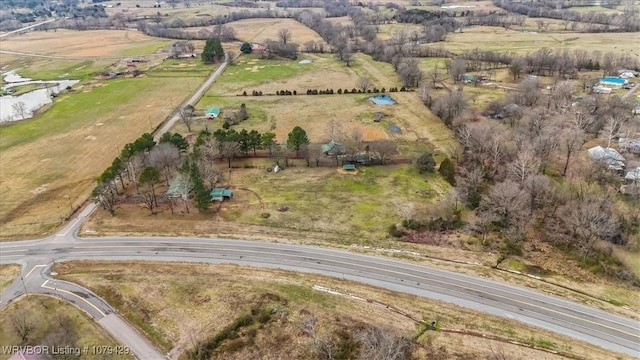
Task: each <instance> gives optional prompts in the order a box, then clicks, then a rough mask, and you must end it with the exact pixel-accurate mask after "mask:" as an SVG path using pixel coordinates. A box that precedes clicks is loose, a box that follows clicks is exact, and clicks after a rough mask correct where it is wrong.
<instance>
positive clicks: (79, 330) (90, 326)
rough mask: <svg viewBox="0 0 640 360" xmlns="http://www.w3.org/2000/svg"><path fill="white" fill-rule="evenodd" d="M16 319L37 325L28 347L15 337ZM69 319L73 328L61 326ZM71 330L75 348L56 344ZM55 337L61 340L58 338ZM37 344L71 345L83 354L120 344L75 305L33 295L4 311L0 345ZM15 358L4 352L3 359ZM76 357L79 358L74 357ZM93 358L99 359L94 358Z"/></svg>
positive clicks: (116, 358) (0, 318)
mask: <svg viewBox="0 0 640 360" xmlns="http://www.w3.org/2000/svg"><path fill="white" fill-rule="evenodd" d="M12 316H20V317H19V318H21V319H26V321H27V323H32V324H34V325H35V326H34V328H33V331H32V333H31V335H30V341H29V342H28V344H25V343H21V340H20V337H18V336H17V335H16V334H15V332H14V330H13V325H11V324H12V322H11V319H12ZM65 318H66V319H68V320H69V323H68V324H69V326H68V327H65V328H62V327H61V326H60V325H59V320H60V319H65ZM68 331H70V332H71V334H73V335H70V336H69V337H64V339H73V338H74V337H75V343H74V344H73V345H72V344H69V343H66V342H65V343H56V339H60V337H61V336H64V335H60V334H61V333H62V332H68ZM54 334H56V335H55V336H57V337H54V336H53V335H54ZM58 341H59V340H58ZM34 344H37V345H50V346H51V345H53V346H60V347H65V346H70V347H71V348H80V351H82V349H83V348H85V347H86V349H91V348H93V347H94V346H95V347H98V346H104V347H105V349H106V348H112V349H113V348H114V347H115V346H117V345H119V344H118V343H116V342H115V340H113V338H112V337H111V335H109V334H108V333H106V332H105V331H104V330H103V329H102V328H101V327H100V326H99V325H98V324H96V323H95V322H94V321H93V320H91V318H89V317H88V316H87V315H86V314H85V313H84V312H82V311H81V310H80V309H78V308H76V307H75V306H73V305H72V304H69V303H67V302H63V301H59V300H58V299H54V298H52V297H48V296H38V295H35V296H34V295H31V296H28V297H22V298H20V300H18V301H16V302H14V303H13V304H11V305H9V306H8V307H7V308H6V309H5V310H4V311H2V312H0V346H13V345H34ZM49 349H52V348H49ZM87 354H91V350H87ZM11 355H12V354H11V353H9V352H5V351H3V352H0V360H5V359H8V358H9V357H10V356H11ZM73 355H75V354H73ZM73 358H76V357H75V356H73ZM81 358H83V359H84V358H91V356H87V355H84V356H81ZM93 358H96V357H95V356H94V357H93ZM109 359H114V360H125V359H127V360H130V359H133V356H127V355H112V356H109Z"/></svg>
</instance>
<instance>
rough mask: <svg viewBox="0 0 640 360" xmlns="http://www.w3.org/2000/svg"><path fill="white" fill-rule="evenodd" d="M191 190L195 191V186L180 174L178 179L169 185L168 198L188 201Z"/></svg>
mask: <svg viewBox="0 0 640 360" xmlns="http://www.w3.org/2000/svg"><path fill="white" fill-rule="evenodd" d="M191 190H193V186H192V185H191V182H190V181H189V179H188V178H187V177H185V176H184V175H182V174H180V173H178V175H176V178H175V179H173V181H172V182H171V185H169V189H168V190H167V196H168V197H169V198H171V199H175V198H182V199H183V200H187V198H188V197H189V193H190V192H191Z"/></svg>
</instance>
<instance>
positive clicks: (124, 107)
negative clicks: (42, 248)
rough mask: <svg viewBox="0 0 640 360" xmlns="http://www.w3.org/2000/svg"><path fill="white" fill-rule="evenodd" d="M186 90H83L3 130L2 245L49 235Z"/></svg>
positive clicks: (95, 85) (126, 86)
mask: <svg viewBox="0 0 640 360" xmlns="http://www.w3.org/2000/svg"><path fill="white" fill-rule="evenodd" d="M188 86H189V83H188V82H182V81H175V79H173V78H150V77H139V78H135V79H114V80H111V81H94V82H91V83H84V85H82V86H81V87H76V89H74V90H73V91H72V93H67V94H65V95H62V96H59V97H58V98H56V100H55V104H54V105H53V107H51V108H50V109H49V110H48V111H47V112H45V113H44V114H42V115H41V116H39V117H37V118H34V119H31V120H27V121H21V122H17V123H14V124H9V125H6V126H2V127H0V163H1V164H2V173H3V175H5V176H4V179H3V182H2V183H1V184H0V193H1V194H2V196H3V205H4V206H3V208H2V209H1V210H0V218H1V219H2V220H1V221H0V223H2V225H1V226H0V237H1V238H8V237H16V236H17V237H23V236H33V235H42V234H43V233H45V232H47V231H51V230H52V229H53V228H54V227H55V226H56V225H57V224H59V222H60V219H61V218H62V217H63V216H67V215H68V214H69V213H70V211H71V209H72V208H76V207H78V206H80V205H81V204H82V203H83V202H84V201H85V199H86V198H87V196H88V193H89V191H90V190H91V186H92V185H93V182H94V179H95V178H96V177H97V176H98V175H99V174H100V173H101V172H102V171H103V170H104V169H105V168H106V167H107V166H108V165H109V164H111V161H113V159H114V158H115V157H116V156H117V155H118V154H119V152H120V150H121V149H122V146H124V144H126V143H127V142H130V141H133V140H134V139H136V138H137V137H139V136H140V134H142V133H144V132H149V131H151V130H152V129H153V128H155V127H156V126H157V125H158V124H160V123H161V122H162V121H163V120H164V119H165V118H166V116H167V115H168V114H169V113H170V112H171V111H172V110H173V108H174V107H175V106H177V104H178V103H179V102H181V101H182V99H183V97H184V94H186V93H187V92H188ZM172 102H173V103H172ZM123 129H126V131H123Z"/></svg>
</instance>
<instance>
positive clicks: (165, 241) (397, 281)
mask: <svg viewBox="0 0 640 360" xmlns="http://www.w3.org/2000/svg"><path fill="white" fill-rule="evenodd" d="M93 208H94V206H92V207H90V208H87V209H85V210H84V211H82V212H81V213H80V214H79V216H78V218H77V219H75V220H74V221H72V222H71V223H69V225H68V226H67V227H66V228H64V229H63V230H61V231H60V232H59V233H58V234H56V235H54V236H51V237H49V238H46V239H42V240H28V241H16V242H3V243H0V263H5V264H6V263H18V264H21V265H22V266H23V269H22V273H21V275H20V277H19V278H18V279H16V280H15V281H14V282H13V283H12V284H11V285H10V286H9V287H8V288H7V289H6V290H5V291H4V292H3V293H2V294H0V301H1V302H0V310H2V309H3V308H4V307H5V306H6V305H7V304H8V303H10V302H11V301H13V300H15V299H16V298H17V297H19V296H22V295H23V294H24V293H25V292H27V293H29V294H32V293H37V294H49V295H53V296H58V297H60V298H62V299H65V300H67V301H69V302H72V303H73V304H75V305H76V306H78V307H80V308H81V309H83V310H84V311H86V312H87V313H88V314H89V315H90V316H92V317H93V318H94V319H96V321H97V322H98V323H99V324H100V325H102V326H103V327H104V328H105V329H106V330H107V331H109V332H110V333H111V334H112V335H113V336H114V337H115V338H116V339H117V340H118V341H120V342H121V343H122V344H123V345H126V346H129V347H130V348H131V350H132V351H133V352H134V353H135V354H136V356H137V357H138V358H140V359H152V360H153V359H161V358H163V357H164V355H161V353H160V352H159V351H158V350H156V349H154V347H153V346H152V345H151V344H150V343H148V342H147V341H146V340H144V338H143V337H142V336H141V335H140V334H139V333H137V332H136V331H135V330H133V329H132V328H131V327H130V326H129V325H128V324H127V323H126V322H124V321H123V320H122V319H121V318H120V317H119V316H118V315H117V312H116V310H115V309H113V308H112V307H111V306H110V305H109V304H107V303H106V301H104V300H103V299H101V298H100V297H98V296H97V295H95V294H93V293H92V292H90V291H89V290H87V289H84V288H82V287H81V286H79V285H77V284H73V283H69V282H66V281H61V280H56V279H55V278H54V277H52V276H51V274H50V273H49V271H50V270H49V269H50V266H51V265H52V264H53V263H55V262H60V261H73V260H140V261H150V260H151V261H180V262H204V263H211V264H238V265H245V266H255V267H266V268H278V269H285V270H292V271H298V272H307V273H315V274H321V275H328V276H333V277H339V278H344V279H348V280H354V281H358V282H362V283H366V284H370V285H374V286H378V287H382V288H386V289H389V290H394V291H400V292H405V293H410V294H415V295H418V296H423V297H428V298H434V299H439V300H443V301H447V302H450V303H454V304H458V305H460V306H464V307H468V308H472V309H475V310H478V311H482V312H487V313H491V314H494V315H498V316H503V317H507V318H511V319H514V320H517V321H521V322H524V323H527V324H530V325H533V326H537V327H540V328H544V329H547V330H551V331H553V332H556V333H559V334H563V335H567V336H570V337H573V338H576V339H579V340H583V341H586V342H589V343H592V344H595V345H597V346H600V347H602V348H606V349H610V350H614V351H617V352H621V353H625V354H628V355H631V356H639V355H640V323H639V322H638V321H636V320H632V319H628V318H625V317H622V316H619V315H615V314H611V313H607V312H605V311H602V310H599V309H595V308H591V307H588V306H585V305H582V304H578V303H574V302H571V301H567V300H564V299H560V298H556V297H553V296H549V295H544V294H540V293H537V292H535V291H532V290H529V289H524V288H520V287H516V286H512V285H507V284H503V283H499V282H495V281H490V280H486V279H482V278H477V277H473V276H468V275H463V274H458V273H454V272H449V271H444V270H437V269H432V268H429V267H427V266H424V265H418V264H412V263H407V262H402V261H398V260H393V259H389V258H384V257H376V256H369V255H363V254H359V253H352V252H348V251H342V250H336V249H327V248H319V247H312V246H302V245H289V244H277V243H266V242H260V241H245V240H230V239H215V238H211V239H206V238H175V237H166V238H165V237H135V238H134V237H131V238H129V237H104V238H77V237H76V236H75V233H76V232H77V229H78V228H79V227H80V225H81V224H82V222H83V221H84V219H85V218H86V217H87V216H88V215H89V214H90V212H91V211H92V209H93ZM54 275H55V274H54Z"/></svg>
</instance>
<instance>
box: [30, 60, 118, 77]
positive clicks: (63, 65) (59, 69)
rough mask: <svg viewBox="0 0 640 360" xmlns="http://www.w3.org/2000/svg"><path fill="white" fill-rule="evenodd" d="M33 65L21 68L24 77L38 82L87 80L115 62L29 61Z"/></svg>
mask: <svg viewBox="0 0 640 360" xmlns="http://www.w3.org/2000/svg"><path fill="white" fill-rule="evenodd" d="M27 61H29V62H31V64H30V65H29V66H27V67H24V68H20V70H19V73H20V75H22V76H24V77H28V78H31V79H38V80H59V79H82V80H84V79H87V78H89V77H90V76H93V75H95V74H96V73H98V72H100V71H103V70H104V69H105V67H107V66H108V65H109V64H110V63H111V62H113V60H60V59H38V60H37V61H32V60H27Z"/></svg>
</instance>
